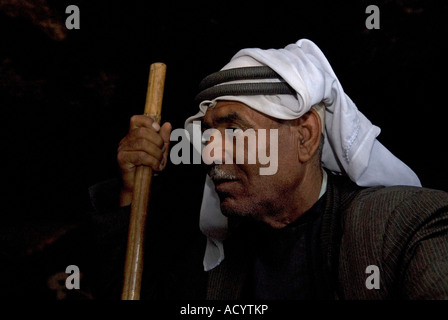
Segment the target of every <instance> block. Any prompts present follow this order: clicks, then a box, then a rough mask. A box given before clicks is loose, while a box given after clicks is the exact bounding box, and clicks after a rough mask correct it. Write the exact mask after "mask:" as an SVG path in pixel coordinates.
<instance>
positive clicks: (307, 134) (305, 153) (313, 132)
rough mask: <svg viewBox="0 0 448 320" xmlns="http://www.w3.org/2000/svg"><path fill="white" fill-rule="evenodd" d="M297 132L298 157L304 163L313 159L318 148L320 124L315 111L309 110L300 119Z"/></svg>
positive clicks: (320, 131)
mask: <svg viewBox="0 0 448 320" xmlns="http://www.w3.org/2000/svg"><path fill="white" fill-rule="evenodd" d="M297 130H298V134H299V139H298V151H299V152H298V157H299V161H300V162H301V163H305V162H308V161H309V160H310V159H311V158H313V156H314V154H315V153H316V151H317V149H318V148H319V143H320V138H321V133H322V123H321V119H320V116H319V114H318V113H317V111H316V110H314V109H310V111H308V112H307V113H305V114H304V115H303V116H302V117H300V119H299V125H298V126H297Z"/></svg>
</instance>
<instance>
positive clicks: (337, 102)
mask: <svg viewBox="0 0 448 320" xmlns="http://www.w3.org/2000/svg"><path fill="white" fill-rule="evenodd" d="M250 66H269V67H270V68H271V69H273V70H274V71H276V72H277V73H278V74H279V75H280V76H281V77H282V78H283V79H284V80H285V81H286V82H287V83H288V84H289V85H290V86H291V87H292V88H293V89H294V90H295V91H296V93H297V95H296V96H295V97H294V96H291V95H273V96H271V95H266V96H222V97H216V98H215V99H213V100H211V101H208V100H207V101H203V102H201V103H200V105H199V109H200V111H199V113H197V114H196V115H194V116H192V117H190V118H188V119H187V120H186V122H185V127H186V129H187V130H189V131H190V132H191V130H192V126H193V125H195V124H194V123H193V121H194V120H197V119H199V118H201V117H203V116H204V114H205V112H206V111H207V108H209V107H213V106H214V105H215V104H216V102H217V101H219V100H233V101H240V102H243V103H245V104H246V105H248V106H250V107H251V108H253V109H255V110H258V111H259V112H262V113H264V114H266V115H269V116H272V117H275V118H277V119H285V120H287V119H296V118H299V117H301V116H302V115H303V114H305V113H306V112H308V111H309V110H310V108H311V107H313V106H315V105H318V104H323V105H324V106H325V114H324V116H323V120H324V123H325V130H324V135H325V140H324V141H325V143H324V146H323V151H322V166H323V167H325V168H327V169H329V170H330V171H332V172H334V173H340V174H345V175H347V176H348V177H349V178H350V179H351V180H352V181H354V182H355V183H356V184H358V185H359V186H375V185H384V186H390V185H413V186H421V184H420V181H419V179H418V177H417V175H416V174H415V173H414V172H413V171H412V170H411V169H410V168H409V167H408V166H407V165H406V164H404V163H403V162H402V161H401V160H399V159H398V158H397V157H395V156H394V155H393V154H392V153H391V152H390V151H389V150H388V149H386V148H385V147H384V146H383V145H382V144H381V143H380V142H379V141H378V140H377V139H376V138H377V136H378V135H379V133H380V129H379V128H378V127H377V126H375V125H373V124H372V123H371V122H370V121H369V120H368V119H367V118H366V117H365V116H364V115H363V114H362V113H361V112H360V111H359V110H358V108H357V107H356V105H355V104H354V103H353V101H352V100H351V99H350V98H349V97H348V96H347V95H346V94H345V92H344V90H343V88H342V86H341V84H340V82H339V80H338V78H337V77H336V75H335V73H334V71H333V69H332V68H331V66H330V64H329V62H328V60H327V59H326V58H325V56H324V54H323V53H322V51H321V50H320V49H319V48H318V47H317V46H316V44H314V43H313V42H312V41H310V40H307V39H301V40H299V41H298V42H296V43H293V44H290V45H288V46H286V47H285V48H283V49H268V50H263V49H258V48H249V49H243V50H240V51H239V52H238V53H237V54H236V55H235V56H234V57H233V58H232V59H231V61H230V62H229V63H228V64H227V65H226V66H224V68H222V70H226V69H232V68H239V67H250ZM266 81H268V80H266ZM269 81H273V80H272V79H269ZM254 82H260V80H254ZM200 228H201V230H202V232H203V233H204V234H205V235H206V236H207V239H208V240H207V241H208V242H207V247H206V252H205V256H204V269H205V270H206V271H208V270H210V269H213V268H214V267H216V266H217V265H219V263H220V262H221V261H222V260H223V259H224V248H223V244H222V242H223V240H224V239H225V236H226V231H227V218H226V217H224V216H223V214H222V213H221V211H220V208H219V198H218V195H217V194H216V192H215V188H214V184H213V182H212V180H211V179H210V178H209V177H208V176H207V178H206V183H205V188H204V194H203V200H202V206H201V214H200Z"/></svg>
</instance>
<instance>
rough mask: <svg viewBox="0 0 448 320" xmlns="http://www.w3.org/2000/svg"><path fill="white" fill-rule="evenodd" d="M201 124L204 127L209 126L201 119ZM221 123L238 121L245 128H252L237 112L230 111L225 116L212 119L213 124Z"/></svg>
mask: <svg viewBox="0 0 448 320" xmlns="http://www.w3.org/2000/svg"><path fill="white" fill-rule="evenodd" d="M201 122H202V125H203V126H204V127H206V128H210V125H208V124H207V123H205V122H204V119H202V121H201ZM222 123H238V124H240V125H242V126H244V127H246V128H252V127H253V125H252V124H250V123H249V122H247V121H246V120H245V119H243V118H242V117H241V116H240V115H239V114H238V113H237V112H231V113H229V114H226V115H225V116H222V117H218V118H215V119H213V125H217V124H222Z"/></svg>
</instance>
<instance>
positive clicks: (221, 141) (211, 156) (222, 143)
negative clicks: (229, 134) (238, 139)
mask: <svg viewBox="0 0 448 320" xmlns="http://www.w3.org/2000/svg"><path fill="white" fill-rule="evenodd" d="M202 160H203V161H204V163H205V164H207V165H212V164H226V163H233V162H234V161H233V143H231V142H229V141H227V143H226V137H225V134H224V132H222V133H221V132H220V131H219V130H213V132H212V134H211V136H210V137H209V139H208V141H206V142H205V147H204V148H203V149H202Z"/></svg>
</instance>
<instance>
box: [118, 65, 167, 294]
mask: <svg viewBox="0 0 448 320" xmlns="http://www.w3.org/2000/svg"><path fill="white" fill-rule="evenodd" d="M165 74H166V65H165V64H163V63H153V64H151V66H150V71H149V80H148V90H147V93H146V103H145V111H144V114H145V115H146V116H148V117H151V118H153V119H154V121H156V122H157V123H159V124H160V115H161V109H162V99H163V89H164V87H165ZM151 179H152V170H151V168H150V167H148V166H139V167H137V169H136V172H135V182H134V193H133V195H132V204H131V216H130V223H129V233H128V243H127V250H126V260H125V267H124V283H123V291H122V294H121V299H122V300H139V299H140V287H141V280H142V271H143V242H144V236H145V225H146V216H147V209H148V202H149V196H150V191H151Z"/></svg>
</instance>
